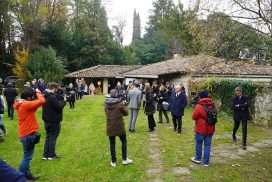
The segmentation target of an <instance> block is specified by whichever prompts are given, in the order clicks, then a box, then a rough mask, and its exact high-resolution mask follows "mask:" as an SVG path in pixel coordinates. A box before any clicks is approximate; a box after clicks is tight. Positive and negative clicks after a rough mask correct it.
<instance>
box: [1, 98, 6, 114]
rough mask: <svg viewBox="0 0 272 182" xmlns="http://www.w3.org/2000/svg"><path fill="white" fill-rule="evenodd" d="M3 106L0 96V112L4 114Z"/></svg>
mask: <svg viewBox="0 0 272 182" xmlns="http://www.w3.org/2000/svg"><path fill="white" fill-rule="evenodd" d="M4 111H5V108H4V101H3V99H2V97H1V96H0V114H4Z"/></svg>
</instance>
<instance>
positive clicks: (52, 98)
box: [42, 83, 66, 160]
mask: <svg viewBox="0 0 272 182" xmlns="http://www.w3.org/2000/svg"><path fill="white" fill-rule="evenodd" d="M48 88H49V89H47V90H46V91H45V99H46V103H45V104H44V106H43V111H42V118H43V121H44V126H45V130H46V139H45V144H44V153H43V158H42V159H43V160H54V159H57V158H58V156H57V154H56V152H55V148H56V141H57V138H58V136H59V133H60V128H61V124H60V123H61V121H62V113H63V108H64V106H65V104H66V102H65V101H64V92H63V91H62V90H61V89H60V87H59V85H58V84H57V83H49V84H48Z"/></svg>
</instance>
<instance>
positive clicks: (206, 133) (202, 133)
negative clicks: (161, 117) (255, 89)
mask: <svg viewBox="0 0 272 182" xmlns="http://www.w3.org/2000/svg"><path fill="white" fill-rule="evenodd" d="M199 98H200V99H199V100H198V101H197V104H196V105H195V108H194V111H193V114H192V118H193V120H194V121H195V156H194V157H192V158H191V160H192V162H194V163H196V164H200V163H201V160H202V146H203V143H204V157H203V165H204V166H208V165H209V162H210V150H211V144H212V136H213V134H214V131H215V123H216V117H215V116H216V114H215V113H216V110H215V106H214V103H213V101H212V99H211V98H210V97H209V93H208V91H202V92H200V93H199ZM212 120H213V121H212Z"/></svg>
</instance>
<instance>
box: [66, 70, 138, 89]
mask: <svg viewBox="0 0 272 182" xmlns="http://www.w3.org/2000/svg"><path fill="white" fill-rule="evenodd" d="M140 67H141V66H139V65H97V66H93V67H90V68H86V69H82V70H78V71H75V72H72V73H69V74H67V75H65V77H66V78H68V79H70V80H75V79H77V78H78V79H81V78H84V80H85V81H86V82H87V84H89V83H90V82H93V83H94V84H95V85H96V87H97V86H98V84H99V83H101V86H102V88H101V89H102V92H103V94H107V93H108V91H109V88H110V86H113V85H115V84H116V82H117V81H121V82H122V81H123V80H124V79H125V78H124V77H123V73H125V72H128V71H131V70H134V69H137V68H140Z"/></svg>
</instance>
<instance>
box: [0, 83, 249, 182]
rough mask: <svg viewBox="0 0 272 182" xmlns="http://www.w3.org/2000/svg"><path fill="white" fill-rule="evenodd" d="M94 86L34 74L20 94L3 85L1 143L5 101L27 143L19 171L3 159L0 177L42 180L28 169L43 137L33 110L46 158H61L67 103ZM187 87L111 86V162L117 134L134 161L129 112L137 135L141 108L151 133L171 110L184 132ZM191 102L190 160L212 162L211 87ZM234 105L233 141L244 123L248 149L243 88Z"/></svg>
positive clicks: (176, 128) (108, 116) (124, 152)
mask: <svg viewBox="0 0 272 182" xmlns="http://www.w3.org/2000/svg"><path fill="white" fill-rule="evenodd" d="M91 87H92V88H95V87H94V85H91V84H90V86H89V88H91ZM90 90H91V92H89V90H88V87H87V84H86V83H85V81H84V79H81V80H76V81H75V83H74V84H73V83H70V84H69V85H68V86H67V87H61V86H60V85H59V84H57V83H54V82H51V83H48V84H46V83H45V82H44V81H43V80H42V79H39V80H36V79H34V80H33V81H31V82H27V83H26V84H25V85H24V89H23V91H22V92H21V93H20V97H19V98H18V95H19V94H18V92H17V90H16V88H14V85H12V84H10V83H9V84H7V87H6V88H5V89H4V90H3V89H0V142H3V141H4V140H3V139H4V137H6V136H5V135H6V129H5V126H4V121H3V114H4V111H5V107H6V106H5V105H6V104H5V103H7V115H8V118H10V120H13V119H14V116H13V115H14V109H15V110H16V112H17V118H18V135H19V138H20V141H21V143H22V148H23V159H22V161H21V163H20V166H19V170H18V171H17V170H15V169H13V168H11V167H10V166H9V165H8V164H6V163H5V162H4V161H3V160H0V179H11V180H10V181H15V180H14V179H18V181H22V182H23V181H25V180H26V179H28V180H36V179H38V177H36V176H34V175H33V174H32V172H31V170H30V162H31V160H32V158H33V156H34V149H35V145H36V144H37V143H39V142H40V137H41V135H40V133H39V130H40V129H39V123H38V121H37V118H36V116H35V112H36V111H37V109H38V108H40V107H41V108H42V120H43V121H44V129H45V133H46V136H45V143H44V152H43V156H42V160H46V161H51V160H56V159H59V158H60V156H59V155H58V154H57V153H56V142H57V138H58V136H59V134H60V131H61V121H62V118H63V109H64V107H65V105H66V102H68V103H69V106H70V108H71V109H73V108H74V107H75V101H76V100H77V99H81V98H82V97H83V95H85V94H86V93H88V92H89V93H90V94H91V95H92V94H93V93H95V90H94V89H90ZM185 90H186V89H185V88H184V87H183V85H182V84H176V85H173V84H171V83H170V82H162V83H158V82H157V81H154V82H152V83H151V82H148V81H146V82H139V81H138V80H135V81H131V82H129V84H128V85H127V86H124V85H122V83H121V82H117V84H116V87H115V88H113V89H111V90H110V93H109V95H107V96H106V98H105V115H106V131H107V136H108V137H109V144H110V147H109V148H110V153H111V162H110V164H111V166H112V167H115V166H116V165H117V159H116V149H115V147H116V141H115V140H116V137H118V138H120V141H121V143H122V159H123V161H122V164H123V165H128V164H131V163H133V161H132V160H131V159H129V158H128V154H127V134H126V129H125V122H124V119H123V117H124V116H128V115H129V117H128V120H129V121H128V131H129V132H130V133H132V134H133V133H134V132H136V126H137V117H138V113H139V111H140V109H141V107H143V111H144V113H145V115H146V117H147V123H148V124H147V127H148V131H149V132H154V131H155V129H156V126H157V123H163V121H164V120H165V122H166V123H169V122H170V119H169V116H168V114H171V118H172V124H173V131H174V132H176V133H177V134H178V135H180V134H182V129H183V116H184V111H185V108H186V107H187V105H188V96H187V93H186V91H185ZM142 103H143V105H142ZM190 103H192V104H193V113H192V119H193V120H194V121H195V155H194V157H192V158H191V160H192V162H194V163H196V164H201V163H202V164H203V165H204V166H208V165H209V162H210V149H211V144H212V136H213V134H214V132H215V126H216V122H217V110H216V107H215V104H214V103H213V100H212V98H211V97H210V96H209V93H208V91H207V90H202V91H200V92H199V93H198V94H197V95H196V96H195V97H194V98H193V100H192V101H191V102H190ZM232 109H233V111H234V128H233V138H232V139H233V142H237V138H236V132H237V130H238V128H239V126H240V122H242V133H243V137H242V148H243V149H246V145H247V142H246V141H247V122H248V120H249V111H248V110H249V103H248V99H247V97H246V96H244V95H243V94H242V89H241V88H240V87H237V88H236V89H235V96H234V98H233V105H232ZM156 111H158V116H159V117H158V119H159V121H158V122H156V120H155V117H154V115H155V113H156ZM163 116H164V117H163ZM203 145H204V152H203V149H202V148H203ZM202 153H204V154H203V155H202ZM8 176H10V178H8ZM6 181H8V180H6ZM8 182H9V181H8Z"/></svg>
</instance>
